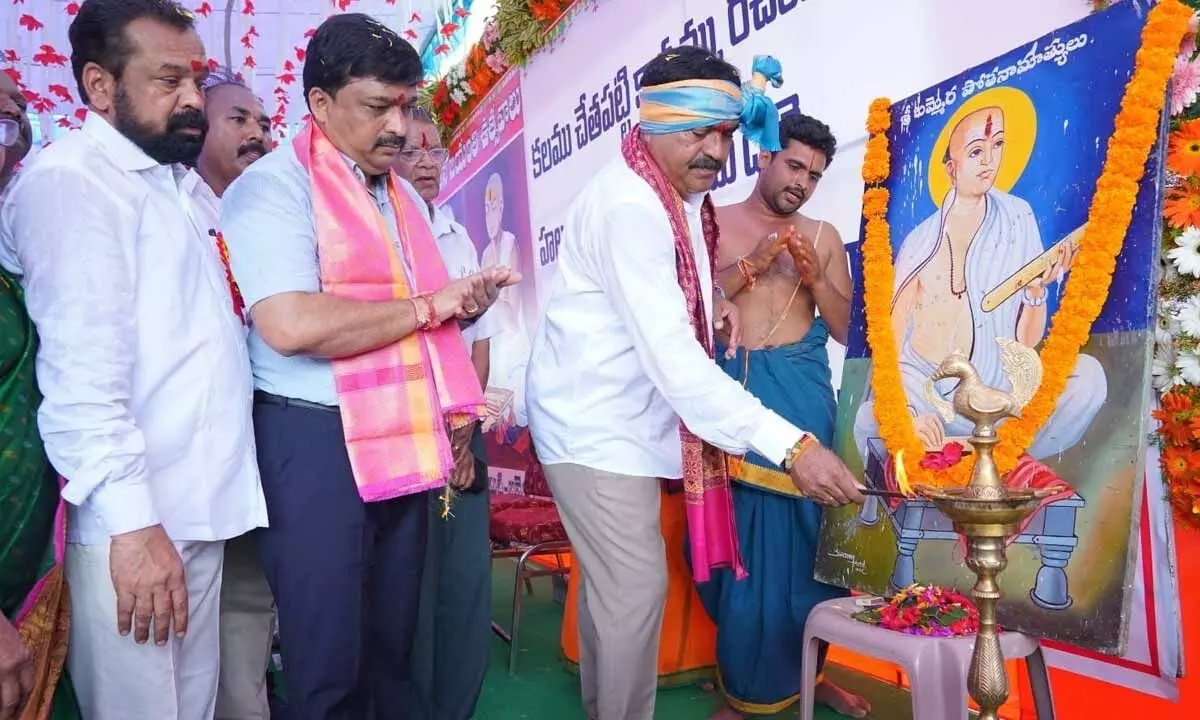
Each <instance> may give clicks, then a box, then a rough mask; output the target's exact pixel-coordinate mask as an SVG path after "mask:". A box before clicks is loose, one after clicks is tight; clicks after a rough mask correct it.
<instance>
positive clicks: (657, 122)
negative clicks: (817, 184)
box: [638, 55, 783, 152]
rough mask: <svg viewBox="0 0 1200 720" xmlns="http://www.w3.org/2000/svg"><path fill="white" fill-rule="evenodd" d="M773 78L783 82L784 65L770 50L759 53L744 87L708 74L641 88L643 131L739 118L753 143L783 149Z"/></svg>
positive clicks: (653, 132)
mask: <svg viewBox="0 0 1200 720" xmlns="http://www.w3.org/2000/svg"><path fill="white" fill-rule="evenodd" d="M670 61H671V58H670V57H668V58H667V62H670ZM768 83H769V84H770V85H771V86H772V87H779V86H780V85H782V84H783V66H782V65H780V64H779V61H778V60H776V59H775V58H773V57H771V56H770V55H756V56H755V57H754V65H753V68H752V70H751V77H750V81H749V82H747V83H744V84H743V85H742V86H741V87H740V88H739V87H738V86H737V85H735V84H734V83H731V82H727V81H725V80H703V79H692V80H679V81H676V82H669V83H664V84H662V85H651V86H647V87H644V88H642V89H641V90H640V91H639V92H638V100H639V103H638V108H639V109H638V117H639V119H640V121H641V127H642V132H644V133H646V134H647V135H666V134H670V133H677V132H684V131H685V130H693V129H696V128H702V127H710V126H712V125H718V124H720V123H724V122H737V123H738V126H739V127H740V128H741V130H742V133H743V134H745V135H746V137H747V138H749V139H750V140H751V142H753V143H754V144H756V145H758V146H759V147H760V148H762V149H763V150H766V151H767V152H779V150H780V149H781V148H780V144H779V109H778V108H777V107H775V103H773V102H771V99H770V98H769V97H767V94H766V87H767V84H768Z"/></svg>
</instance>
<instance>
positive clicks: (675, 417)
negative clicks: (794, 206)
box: [527, 47, 863, 720]
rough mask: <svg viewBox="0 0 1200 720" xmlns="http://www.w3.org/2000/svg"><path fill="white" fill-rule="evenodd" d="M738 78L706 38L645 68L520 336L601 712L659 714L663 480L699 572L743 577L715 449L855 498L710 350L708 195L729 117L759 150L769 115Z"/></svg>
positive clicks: (839, 497)
mask: <svg viewBox="0 0 1200 720" xmlns="http://www.w3.org/2000/svg"><path fill="white" fill-rule="evenodd" d="M739 86H740V79H739V76H738V73H737V70H736V69H734V68H733V67H732V66H730V65H729V64H728V63H725V62H724V61H722V60H720V59H718V58H717V57H715V56H714V55H712V54H711V53H710V52H708V51H707V50H704V49H701V48H693V47H682V48H676V49H672V50H667V51H665V52H664V53H662V54H661V55H659V56H658V57H656V58H654V59H653V60H651V61H650V63H648V64H647V65H646V67H645V68H644V72H643V75H642V90H641V105H640V113H641V123H640V124H639V126H637V127H635V128H634V129H633V130H632V131H631V132H630V134H629V135H628V136H627V137H626V138H625V140H624V142H623V144H622V156H623V157H622V158H620V159H618V160H617V161H615V162H613V163H612V164H611V165H609V166H608V167H606V168H605V169H603V170H602V171H600V173H599V174H598V175H597V176H596V177H595V178H594V179H593V180H592V182H591V183H589V184H588V185H587V186H586V187H585V188H584V190H583V191H582V192H581V193H580V195H579V197H578V198H576V200H575V202H574V203H573V204H572V206H571V209H570V211H569V212H568V216H567V223H566V230H565V233H564V236H563V244H562V254H561V255H560V259H559V275H558V279H557V282H556V284H555V286H554V289H553V291H552V292H551V297H550V300H549V302H548V304H547V312H546V317H545V320H544V321H543V323H542V325H541V327H540V328H539V330H538V333H537V336H536V338H535V340H534V344H533V354H532V359H531V361H530V366H529V374H528V379H527V383H528V384H527V388H528V400H529V419H530V427H531V429H532V431H533V438H534V444H535V446H536V448H537V452H538V457H539V458H540V459H541V461H542V463H543V464H544V465H545V468H546V475H547V478H548V479H549V481H550V486H551V489H552V490H553V492H554V496H555V499H556V501H557V503H558V507H559V510H560V513H561V515H562V518H563V523H564V525H565V526H566V529H567V533H568V535H569V537H570V539H571V544H572V546H573V548H574V551H575V556H576V558H577V559H578V561H579V567H580V568H581V570H582V573H583V577H582V585H581V593H580V612H579V616H580V617H579V626H580V673H581V681H582V685H583V699H584V704H585V706H586V709H587V713H588V716H589V717H590V718H596V719H597V720H650V718H652V717H653V716H654V696H655V690H656V687H655V686H656V661H657V650H658V648H657V645H658V637H659V632H660V627H661V620H662V608H663V599H664V597H665V595H666V589H667V569H666V556H665V552H664V547H663V539H662V535H661V532H660V528H659V507H660V497H659V482H658V481H657V479H658V478H666V479H670V480H675V483H676V484H677V483H678V479H680V478H682V479H683V483H682V484H683V487H684V490H685V494H686V496H687V503H688V533H689V544H690V552H691V561H692V567H693V573H694V575H695V577H696V579H697V581H699V582H704V581H706V580H707V579H708V578H709V577H710V572H711V570H712V569H713V568H716V567H722V566H724V567H732V568H734V570H735V572H737V574H738V575H739V576H740V575H744V570H743V569H742V568H741V565H740V560H739V558H738V554H737V549H736V539H735V537H734V536H733V527H732V517H731V514H730V504H729V503H730V499H729V485H728V469H727V467H726V463H725V457H724V455H723V454H722V453H721V452H720V451H719V450H717V448H720V450H723V451H725V452H729V453H734V454H738V455H741V454H745V453H747V452H749V451H755V452H757V453H759V454H760V455H762V456H763V457H766V458H768V459H770V460H771V461H772V462H775V463H777V464H779V465H780V466H782V467H784V468H785V469H786V470H787V471H788V472H789V473H790V475H791V478H792V480H793V482H794V483H795V484H796V486H797V487H798V488H799V489H800V490H801V491H802V492H803V493H804V494H806V495H807V496H808V497H811V498H813V499H814V500H817V501H818V502H821V503H824V504H830V505H841V504H845V503H848V502H860V501H861V500H862V499H863V497H862V494H861V492H860V489H859V488H860V486H859V484H858V482H857V481H856V480H855V478H854V477H853V476H852V475H851V474H850V472H849V470H847V469H846V467H845V465H843V464H842V462H841V461H840V460H839V459H838V458H837V456H836V455H834V454H833V453H832V452H830V451H829V450H828V449H826V448H824V447H821V446H820V443H818V442H816V441H815V439H814V438H813V437H812V436H811V435H809V434H807V433H803V432H801V431H800V430H799V429H797V428H796V427H795V426H793V425H792V424H791V423H789V422H787V421H785V420H783V419H782V418H780V417H779V416H778V415H776V414H775V413H773V412H771V411H769V410H767V409H766V408H764V407H763V405H762V403H761V402H759V401H758V400H757V399H755V398H754V397H753V396H752V395H750V394H749V393H748V392H746V391H745V390H744V389H743V388H742V387H741V385H739V384H738V383H737V382H735V381H734V380H732V379H731V378H729V376H728V375H726V374H725V373H724V372H723V371H722V370H721V369H720V367H718V366H717V365H716V363H715V362H714V361H713V352H714V350H713V348H714V341H713V329H714V327H713V326H714V323H713V321H712V320H711V319H712V318H715V319H716V322H715V325H716V327H717V328H722V327H724V326H725V325H726V324H727V323H729V324H730V325H732V324H735V321H736V311H735V310H732V309H731V308H732V306H731V305H730V304H729V303H728V302H727V301H725V300H724V299H723V298H720V297H719V296H716V295H714V286H713V260H714V254H715V245H716V225H715V220H714V217H713V209H712V201H711V200H710V199H709V198H708V197H707V192H708V190H709V189H710V188H711V187H712V184H713V182H714V181H715V180H716V177H717V173H718V172H719V171H720V169H721V167H722V166H723V165H724V163H725V161H726V159H727V158H728V154H729V149H730V146H731V143H732V137H733V133H734V131H735V130H736V129H737V127H738V125H739V120H741V119H742V118H747V119H749V120H756V119H763V118H765V119H766V123H767V125H765V126H764V125H757V124H752V123H750V122H747V123H743V125H742V127H743V130H744V131H745V132H747V134H748V135H751V137H754V138H755V139H756V141H758V142H760V144H764V147H766V144H765V143H766V142H769V137H770V130H771V128H770V126H769V123H770V122H771V121H772V117H771V116H772V112H771V111H773V110H774V106H773V105H772V104H771V103H770V101H769V99H766V98H765V96H763V95H762V93H761V90H758V91H757V94H756V93H754V92H750V91H749V90H747V91H743V89H742V88H741V87H739ZM764 102H765V106H769V109H768V107H765V106H764V104H763V103H764ZM750 103H754V106H753V107H750V108H749V109H750V110H753V111H754V112H748V111H747V107H748V104H750ZM773 122H774V124H775V126H776V127H775V128H774V129H775V131H776V136H775V138H776V139H775V141H774V142H775V144H776V145H777V144H778V139H777V138H778V136H777V129H778V128H777V125H778V116H777V115H775V116H774V119H773ZM760 138H764V139H760ZM768 149H772V148H768ZM732 334H733V336H734V337H733V344H734V345H736V344H737V340H738V337H737V336H738V334H739V331H738V330H737V329H736V328H733V329H732ZM701 440H703V442H701ZM709 443H711V445H710V444H709ZM713 446H715V447H713ZM751 570H752V569H751ZM600 638H603V640H602V641H600Z"/></svg>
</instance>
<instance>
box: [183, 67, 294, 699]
mask: <svg viewBox="0 0 1200 720" xmlns="http://www.w3.org/2000/svg"><path fill="white" fill-rule="evenodd" d="M204 114H205V117H206V118H207V119H208V134H207V135H206V136H205V138H204V148H203V149H202V150H201V151H200V156H199V157H198V158H197V159H196V173H198V174H196V173H193V174H191V175H189V176H188V177H187V178H186V179H185V180H184V187H185V188H190V189H189V195H190V196H191V198H192V200H193V201H194V202H195V204H196V209H197V211H198V213H199V215H200V217H201V219H202V224H203V228H205V229H206V232H207V234H208V235H210V236H211V237H213V238H214V239H217V238H218V237H219V236H218V235H217V232H218V224H219V222H220V219H221V196H222V195H223V194H224V193H225V188H227V187H229V184H230V183H232V182H233V181H234V180H236V179H237V177H238V176H239V175H241V174H242V171H243V170H245V169H246V168H248V167H250V164H251V163H253V162H254V161H255V160H258V159H259V158H261V157H262V156H264V155H266V154H267V152H268V151H269V149H270V146H271V120H270V118H268V117H267V111H266V110H265V109H263V105H262V101H261V100H259V99H258V98H257V97H255V95H254V92H253V91H252V90H251V89H250V88H248V87H246V84H245V82H244V81H243V80H242V78H241V76H240V75H234V74H231V73H229V72H228V71H226V70H224V69H221V70H218V71H217V72H213V73H212V74H210V75H209V76H208V79H207V80H206V81H205V83H204ZM223 242H224V240H223V239H217V243H218V244H217V246H216V247H217V248H218V251H219V252H224V251H222V250H220V247H221V244H222V243H223ZM231 301H232V302H238V303H240V302H241V295H240V293H239V294H235V295H233V296H232V297H231ZM239 309H240V310H241V312H242V313H243V317H244V313H245V309H244V308H239ZM274 637H275V599H274V597H273V596H272V595H271V586H270V585H268V584H267V576H266V575H265V574H264V573H263V568H262V561H261V560H259V557H258V543H257V542H256V540H255V537H254V534H253V533H249V534H246V535H242V536H241V537H238V538H233V539H231V540H230V541H229V542H227V543H225V568H224V571H223V573H222V578H221V678H220V682H219V683H218V686H217V715H216V717H217V720H268V718H270V717H271V708H270V705H269V702H268V699H267V664H268V663H269V662H270V660H271V646H272V644H273V640H274Z"/></svg>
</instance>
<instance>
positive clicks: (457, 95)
mask: <svg viewBox="0 0 1200 720" xmlns="http://www.w3.org/2000/svg"><path fill="white" fill-rule="evenodd" d="M450 99H451V100H453V101H454V103H455V104H456V105H462V104H463V103H465V102H466V101H467V94H466V93H465V92H463V89H462V88H461V87H456V88H454V89H453V90H451V91H450Z"/></svg>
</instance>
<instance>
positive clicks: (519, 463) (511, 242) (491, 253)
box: [445, 135, 537, 478]
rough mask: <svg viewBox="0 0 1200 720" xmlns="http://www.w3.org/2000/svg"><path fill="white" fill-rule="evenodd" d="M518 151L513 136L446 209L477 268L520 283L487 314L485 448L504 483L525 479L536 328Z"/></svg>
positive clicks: (533, 256) (518, 144)
mask: <svg viewBox="0 0 1200 720" xmlns="http://www.w3.org/2000/svg"><path fill="white" fill-rule="evenodd" d="M523 149H524V144H523V142H522V138H521V136H520V135H518V136H516V137H515V138H514V139H513V141H512V142H510V143H509V144H508V145H507V146H506V147H504V148H502V149H500V150H499V152H497V153H496V154H495V155H493V156H492V157H491V158H490V159H487V160H486V161H485V162H483V163H482V164H481V165H480V166H479V167H478V169H477V170H476V172H475V174H474V175H473V176H471V177H470V178H469V179H467V180H466V181H465V182H463V183H461V184H460V185H459V187H458V189H457V190H456V191H455V192H454V194H453V195H451V196H450V197H449V198H448V199H447V200H446V203H445V205H446V207H449V208H451V209H452V211H453V214H454V217H455V219H456V220H458V222H460V223H462V224H463V226H465V227H466V228H467V232H468V234H470V236H471V238H472V240H473V241H474V242H475V246H476V248H477V250H478V251H479V264H480V266H481V267H489V266H492V265H508V266H509V267H512V268H515V269H516V270H518V271H519V272H520V273H521V275H522V276H523V280H522V281H521V283H520V284H518V285H515V286H512V287H508V288H504V289H503V290H501V291H500V299H499V300H497V301H496V304H495V305H493V306H492V307H491V309H489V310H488V316H489V318H490V320H491V322H492V327H493V328H494V329H495V334H494V335H492V337H491V370H490V376H489V380H488V387H487V401H488V415H489V417H488V421H487V422H486V423H485V428H484V429H485V430H486V431H487V432H486V433H485V441H486V444H487V449H488V464H489V466H490V467H492V472H493V474H496V473H501V474H503V471H505V470H507V471H509V472H508V474H507V475H506V476H507V477H509V478H515V477H516V476H514V474H513V473H514V472H520V473H522V474H523V473H524V471H525V468H526V466H527V464H528V455H527V454H525V453H526V452H527V450H528V448H529V437H528V435H529V431H528V429H527V427H528V424H529V423H528V421H527V420H526V417H525V368H526V367H527V366H528V365H529V345H530V339H531V335H532V333H533V330H534V328H535V327H536V324H537V287H536V283H537V281H536V276H535V272H534V266H535V264H536V262H537V260H536V249H534V247H533V243H532V239H533V234H532V233H531V232H530V225H529V191H528V188H527V181H526V170H525V156H524V152H523Z"/></svg>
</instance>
